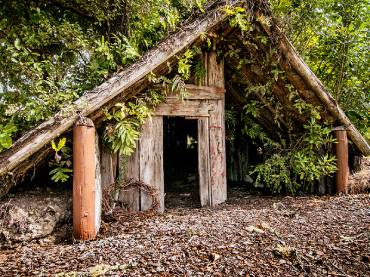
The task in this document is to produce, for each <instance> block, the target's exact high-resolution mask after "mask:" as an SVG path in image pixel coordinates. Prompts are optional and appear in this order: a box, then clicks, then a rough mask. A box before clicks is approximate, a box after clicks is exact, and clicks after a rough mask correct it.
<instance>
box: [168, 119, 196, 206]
mask: <svg viewBox="0 0 370 277" xmlns="http://www.w3.org/2000/svg"><path fill="white" fill-rule="evenodd" d="M163 128H164V130H163V139H164V141H163V166H164V192H165V200H164V205H165V208H175V207H176V208H178V207H200V199H199V173H198V142H197V140H198V120H196V119H186V118H184V117H164V118H163Z"/></svg>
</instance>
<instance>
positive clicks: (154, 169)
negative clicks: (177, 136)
mask: <svg viewBox="0 0 370 277" xmlns="http://www.w3.org/2000/svg"><path fill="white" fill-rule="evenodd" d="M140 180H141V181H143V182H144V183H147V184H150V185H152V186H154V187H156V188H157V189H158V191H159V200H160V204H159V209H158V211H159V212H163V211H164V174H163V117H162V116H152V117H151V118H149V119H148V120H147V122H146V123H145V125H144V127H143V132H142V134H141V138H140ZM140 204H141V210H143V211H145V210H147V209H149V208H150V207H151V205H152V198H151V197H149V196H148V195H147V194H146V192H144V191H141V203H140Z"/></svg>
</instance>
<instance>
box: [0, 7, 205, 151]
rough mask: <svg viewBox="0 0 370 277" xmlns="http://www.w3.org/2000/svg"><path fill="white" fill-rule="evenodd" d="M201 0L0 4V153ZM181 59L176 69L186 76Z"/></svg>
mask: <svg viewBox="0 0 370 277" xmlns="http://www.w3.org/2000/svg"><path fill="white" fill-rule="evenodd" d="M204 3H205V1H204V0H176V1H169V0H149V1H142V0H138V1H130V0H114V1H110V0H109V1H108V0H102V1H100V0H99V1H98V0H91V1H77V0H60V1H54V0H53V1H26V0H20V1H3V2H2V6H1V7H0V53H1V55H0V124H1V126H2V129H3V128H6V126H8V124H13V125H14V126H15V128H16V129H17V131H14V132H9V131H6V132H3V131H2V132H1V133H0V135H1V141H2V143H1V144H2V146H1V148H0V151H2V150H4V149H5V148H8V147H9V146H10V145H11V143H10V141H11V140H14V139H16V138H17V137H18V136H20V135H22V134H23V133H24V132H25V131H26V130H28V129H31V128H32V127H34V126H35V125H36V124H38V123H39V122H40V121H43V120H45V119H47V118H49V117H50V116H51V115H53V114H54V113H55V112H57V111H59V110H61V109H62V108H64V107H67V106H68V105H69V104H71V103H72V102H73V101H74V100H76V99H77V98H78V97H80V96H81V95H82V94H83V93H84V92H85V91H87V90H90V89H92V88H94V87H95V86H96V85H99V84H101V83H102V82H103V81H104V80H105V79H107V78H109V77H110V76H111V75H112V74H113V73H114V72H116V71H118V70H120V69H121V68H122V67H124V66H126V65H127V64H129V63H131V62H132V61H133V60H135V59H136V58H138V57H139V56H140V55H141V54H142V53H143V52H144V51H147V50H148V49H149V48H151V47H153V46H154V45H155V44H156V43H157V42H158V41H159V40H161V39H163V38H164V37H165V36H166V35H168V33H169V32H170V31H173V30H174V29H175V28H176V26H177V25H178V24H179V22H180V21H181V20H182V19H183V18H186V17H187V16H188V15H189V14H190V13H191V12H192V10H193V8H199V9H202V8H201V7H202V5H203V4H204ZM187 68H188V66H187V63H184V64H183V66H181V67H180V71H181V72H182V73H183V74H184V75H186V74H187V70H188V69H187Z"/></svg>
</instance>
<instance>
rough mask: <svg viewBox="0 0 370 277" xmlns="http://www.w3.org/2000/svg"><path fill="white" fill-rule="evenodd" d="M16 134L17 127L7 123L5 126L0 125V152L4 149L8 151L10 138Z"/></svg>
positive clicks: (10, 143) (11, 142)
mask: <svg viewBox="0 0 370 277" xmlns="http://www.w3.org/2000/svg"><path fill="white" fill-rule="evenodd" d="M16 132H17V126H16V125H14V124H12V123H8V124H6V125H5V126H4V125H2V124H0V152H1V151H3V150H4V149H8V148H9V147H10V146H11V145H12V144H13V140H12V136H13V134H14V133H16Z"/></svg>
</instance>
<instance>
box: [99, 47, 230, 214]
mask: <svg viewBox="0 0 370 277" xmlns="http://www.w3.org/2000/svg"><path fill="white" fill-rule="evenodd" d="M203 60H204V65H205V69H206V75H205V77H204V78H203V79H202V80H201V81H200V83H201V84H202V85H203V86H206V87H201V86H195V85H188V87H189V89H190V90H191V93H190V96H189V98H190V99H188V100H186V101H184V102H182V101H180V100H178V99H176V97H172V96H171V95H170V96H169V97H168V98H167V101H166V103H163V104H160V105H159V106H158V107H157V109H156V115H155V116H152V117H151V118H150V119H148V120H147V122H146V123H145V124H144V126H143V128H142V134H141V137H140V140H139V142H138V147H137V149H136V151H135V153H134V154H133V155H132V156H131V157H130V158H129V159H128V160H127V159H126V160H125V159H123V158H120V159H119V170H120V171H121V172H125V174H124V177H126V178H134V179H138V180H141V181H143V182H144V183H147V184H150V185H152V186H154V187H156V188H157V189H158V191H159V199H160V205H159V209H158V210H159V211H160V212H163V211H164V172H163V116H185V117H189V118H196V119H198V154H199V158H198V159H199V165H198V166H199V168H198V170H199V193H200V201H201V205H202V206H208V205H209V206H214V205H217V204H220V203H222V202H224V201H226V199H227V184H226V144H225V115H224V112H225V97H224V88H225V80H224V65H223V61H217V56H216V53H214V52H211V53H208V54H207V53H205V54H204V56H203ZM106 163H108V164H109V159H108V162H106ZM108 167H109V166H108ZM104 170H105V171H106V172H108V171H109V170H110V169H106V168H105V169H104ZM108 175H109V174H108ZM108 179H109V178H108ZM106 182H109V181H106ZM119 198H120V200H121V201H123V202H124V203H127V204H128V209H129V210H132V211H138V210H143V211H144V210H147V209H149V208H150V207H151V205H152V198H151V197H150V196H148V195H147V194H146V192H144V191H140V190H139V189H130V190H125V191H121V192H120V196H119Z"/></svg>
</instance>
